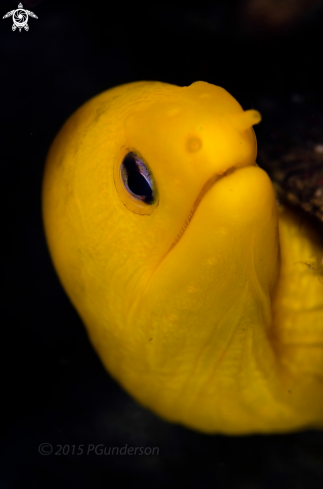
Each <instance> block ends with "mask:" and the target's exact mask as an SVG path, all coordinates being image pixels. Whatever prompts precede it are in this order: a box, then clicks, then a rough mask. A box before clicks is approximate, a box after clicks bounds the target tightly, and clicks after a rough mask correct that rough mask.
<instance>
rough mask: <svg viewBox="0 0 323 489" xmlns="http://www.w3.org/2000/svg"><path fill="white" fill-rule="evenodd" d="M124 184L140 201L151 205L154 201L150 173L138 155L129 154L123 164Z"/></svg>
mask: <svg viewBox="0 0 323 489" xmlns="http://www.w3.org/2000/svg"><path fill="white" fill-rule="evenodd" d="M121 175H122V180H123V183H124V185H125V187H126V189H127V190H128V191H130V193H131V194H132V195H133V196H134V197H136V198H137V199H138V200H141V201H143V202H145V203H146V204H151V203H152V202H153V200H154V194H153V183H152V180H151V177H150V174H149V171H148V169H147V167H146V165H145V164H144V162H143V161H142V159H141V158H139V156H138V155H136V154H135V153H132V152H130V153H127V155H126V156H125V158H124V159H123V162H122V164H121Z"/></svg>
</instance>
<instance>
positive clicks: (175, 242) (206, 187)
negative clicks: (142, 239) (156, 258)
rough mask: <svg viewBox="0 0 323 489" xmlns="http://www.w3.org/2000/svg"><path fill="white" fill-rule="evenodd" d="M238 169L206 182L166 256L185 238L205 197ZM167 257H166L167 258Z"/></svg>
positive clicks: (233, 168)
mask: <svg viewBox="0 0 323 489" xmlns="http://www.w3.org/2000/svg"><path fill="white" fill-rule="evenodd" d="M237 169H238V168H237V167H235V166H231V167H230V168H228V169H227V170H226V171H225V172H224V173H221V174H218V173H216V174H215V175H212V177H210V178H209V179H208V180H207V181H206V182H205V184H204V185H203V187H202V188H201V190H200V192H199V194H198V196H197V197H196V199H195V202H194V204H193V206H192V208H191V210H190V212H189V213H188V216H187V217H186V219H185V221H184V223H183V226H182V227H181V229H180V230H179V232H178V234H177V236H176V238H175V240H174V241H173V243H172V244H171V245H170V248H169V249H168V251H167V253H166V255H168V253H169V252H170V251H171V250H172V249H173V248H174V246H175V245H176V244H177V243H178V242H179V240H180V239H181V237H182V236H183V234H184V233H185V231H186V229H187V228H188V225H189V223H190V222H191V220H192V218H193V216H194V214H195V211H196V209H197V208H198V206H199V203H200V202H201V200H202V199H203V197H204V195H205V194H206V193H207V192H208V191H209V190H210V189H211V188H212V187H213V185H214V184H215V183H216V182H218V181H219V180H221V179H222V178H224V177H227V176H229V175H231V174H232V173H234V172H235V171H236V170H237ZM166 255H165V256H166Z"/></svg>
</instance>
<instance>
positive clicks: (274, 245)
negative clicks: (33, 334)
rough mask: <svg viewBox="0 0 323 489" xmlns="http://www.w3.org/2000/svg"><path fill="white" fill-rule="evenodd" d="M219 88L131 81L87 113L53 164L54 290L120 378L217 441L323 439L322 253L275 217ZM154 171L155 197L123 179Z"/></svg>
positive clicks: (246, 132) (303, 228)
mask: <svg viewBox="0 0 323 489" xmlns="http://www.w3.org/2000/svg"><path fill="white" fill-rule="evenodd" d="M259 121H260V114H259V113H258V112H257V111H254V110H249V111H243V109H242V108H241V106H240V105H239V103H238V102H237V101H236V100H235V99H234V98H233V97H232V96H231V95H230V94H229V93H228V92H226V91H225V90H224V89H223V88H220V87H217V86H214V85H210V84H208V83H205V82H196V83H193V84H192V85H191V86H189V87H183V88H181V87H177V86H174V85H168V84H164V83H159V82H136V83H131V84H127V85H123V86H119V87H116V88H113V89H111V90H108V91H106V92H104V93H102V94H101V95H99V96H97V97H95V98H93V99H92V100H90V101H89V102H87V103H86V104H85V105H83V106H82V107H81V108H80V109H79V110H78V111H77V112H76V113H75V114H74V115H73V116H72V117H71V118H70V119H69V120H68V121H67V122H66V123H65V125H64V126H63V128H62V130H61V131H60V133H59V134H58V136H57V137H56V139H55V141H54V143H53V145H52V147H51V149H50V152H49V155H48V159H47V163H46V169H45V175H44V184H43V216H44V224H45V232H46V237H47V241H48V246H49V249H50V253H51V256H52V259H53V262H54V265H55V268H56V270H57V273H58V275H59V277H60V280H61V282H62V284H63V287H64V288H65V290H66V292H67V294H68V296H69V297H70V299H71V301H72V303H73V304H74V306H75V308H76V309H77V311H78V312H79V314H80V316H81V318H82V320H83V321H84V324H85V325H86V327H87V330H88V333H89V336H90V339H91V342H92V344H93V346H94V348H95V349H96V351H97V352H98V354H99V356H100V358H101V360H102V362H103V364H104V365H105V367H106V368H107V370H108V371H109V372H110V373H111V375H112V376H113V377H114V378H115V379H117V380H118V381H119V382H120V384H121V385H122V386H123V387H124V388H125V389H126V390H127V391H128V392H129V393H130V394H131V395H132V396H133V397H134V398H135V399H137V400H138V401H139V402H140V403H142V404H143V405H144V406H146V407H148V408H150V409H152V410H153V411H154V412H155V413H157V414H158V415H160V416H162V417H163V418H164V419H167V420H169V421H172V422H178V423H182V424H184V425H186V426H188V427H190V428H194V429H197V430H201V431H204V432H207V433H227V434H247V433H272V432H287V431H290V430H296V429H301V428H307V427H319V428H322V427H323V280H322V279H321V270H322V257H323V243H322V239H321V237H320V236H319V235H318V234H317V233H316V232H315V231H314V230H313V229H312V228H310V226H309V224H305V223H304V222H300V219H299V218H298V217H297V215H294V214H293V213H292V212H291V211H287V210H284V209H281V208H278V206H277V204H276V199H275V193H274V189H273V186H272V183H271V181H270V179H269V177H268V176H267V174H266V173H265V172H264V171H263V170H261V169H260V168H259V167H258V166H257V164H256V152H257V148H256V138H255V134H254V131H253V129H252V126H253V125H254V124H256V123H258V122H259ZM129 152H133V153H135V154H136V155H138V157H140V158H141V159H142V161H144V162H145V163H146V167H147V168H148V170H147V171H149V174H150V177H151V180H152V189H153V197H154V198H153V200H152V202H150V203H146V202H144V201H142V200H140V199H138V198H136V197H135V196H134V195H132V194H131V192H129V189H127V188H126V186H125V185H124V181H123V179H122V173H121V171H120V168H121V166H122V161H123V159H124V157H125V155H126V154H128V153H129Z"/></svg>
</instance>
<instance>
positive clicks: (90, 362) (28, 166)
mask: <svg viewBox="0 0 323 489" xmlns="http://www.w3.org/2000/svg"><path fill="white" fill-rule="evenodd" d="M22 3H23V5H24V8H29V9H30V10H32V11H33V12H34V13H35V14H36V15H37V16H38V19H33V18H30V19H29V28H30V30H29V32H25V31H24V30H23V31H22V32H21V33H19V31H18V30H17V31H16V32H12V30H11V25H12V19H11V18H8V19H4V20H1V22H0V60H1V64H0V74H1V77H0V80H1V82H0V83H1V91H0V93H1V95H0V97H1V105H0V110H1V118H0V124H1V131H0V152H1V160H0V161H1V180H0V182H1V187H2V194H4V195H5V201H4V203H3V205H2V217H1V219H2V224H3V225H2V226H1V228H2V229H4V232H3V233H1V234H2V239H1V241H2V244H3V245H4V251H3V253H2V268H3V271H4V273H3V274H2V283H3V293H2V314H1V317H2V320H1V330H2V337H3V340H2V346H3V354H2V358H3V359H4V364H3V367H2V389H1V391H2V407H3V408H7V409H6V411H5V413H4V411H3V414H2V417H1V419H2V425H3V437H2V447H1V448H2V455H1V460H0V461H1V464H2V469H1V472H0V488H1V489H2V488H10V489H11V488H25V487H28V488H40V489H47V488H60V489H64V488H71V487H78V488H93V489H101V488H116V487H123V486H126V485H127V486H131V487H133V486H135V487H151V486H153V487H157V488H165V487H175V486H176V487H178V486H179V487H182V486H183V487H186V488H201V487H214V488H228V489H231V488H235V489H258V488H259V489H260V488H261V489H267V488H268V489H272V488H273V487H275V488H277V489H280V488H282V489H283V488H284V489H285V488H286V487H290V488H293V489H303V488H304V489H305V488H306V489H311V488H319V487H323V433H322V432H316V431H307V432H302V433H296V434H289V435H284V436H282V435H271V436H247V437H226V436H208V435H204V434H200V433H197V432H193V431H190V430H188V429H185V428H183V427H179V426H175V425H171V424H169V423H166V422H164V421H162V420H160V419H159V418H157V417H155V416H154V415H153V414H152V413H150V412H148V411H146V410H145V409H143V408H142V407H140V406H139V405H137V404H136V403H135V402H134V401H133V400H132V399H131V398H130V397H129V396H128V395H127V394H126V393H125V392H124V391H123V390H122V389H121V388H120V387H119V386H118V385H117V384H116V383H115V382H114V381H113V380H112V379H111V378H110V377H109V375H108V374H107V373H106V372H105V371H104V369H103V367H102V366H101V364H100V362H99V360H98V358H97V357H96V354H95V353H94V351H93V350H92V348H91V346H90V344H89V342H88V339H87V336H86V333H85V330H84V327H83V325H82V323H81V321H80V319H79V318H78V316H77V314H76V312H75V311H74V309H73V308H72V306H71V304H70V303H69V300H68V299H67V297H66V296H65V293H64V292H63V290H62V288H61V286H60V284H59V282H58V279H57V277H56V275H55V272H54V270H53V267H52V265H51V261H50V258H49V255H48V251H47V248H46V243H45V240H44V234H43V229H42V222H41V201H40V191H41V180H42V172H43V167H44V161H45V157H46V153H47V151H48V148H49V146H50V144H51V141H52V140H53V138H54V136H55V134H56V132H57V131H58V130H59V128H60V126H61V125H62V124H63V122H64V121H65V120H66V118H67V117H68V116H69V115H70V114H71V113H72V112H73V111H74V110H75V109H77V108H78V107H79V106H80V105H81V104H82V103H83V102H85V101H86V100H88V99H89V98H90V97H92V96H94V95H96V94H98V93H100V92H101V91H103V90H106V89H108V88H110V87H112V86H115V85H118V84H121V83H126V82H130V81H135V80H160V81H164V82H168V83H174V84H178V85H189V84H191V83H192V82H194V81H197V80H204V81H208V82H210V83H214V84H216V85H220V86H223V87H224V88H226V89H227V90H228V91H229V92H230V93H232V95H234V96H235V97H236V98H237V99H238V100H239V102H240V103H241V104H242V106H243V107H244V108H245V109H248V108H257V109H260V110H261V112H262V114H263V117H264V121H263V123H262V124H261V125H260V126H259V128H257V129H256V130H257V134H258V142H259V147H266V144H268V141H271V140H275V138H276V139H277V134H276V133H275V127H278V126H279V125H280V124H281V121H282V120H283V121H285V122H284V123H285V126H284V127H285V129H284V141H285V143H286V144H287V145H289V146H293V144H298V145H300V144H303V143H304V144H305V145H306V144H308V141H303V140H302V139H301V138H300V137H298V129H297V127H296V128H295V125H294V126H293V125H292V122H293V121H295V117H297V115H299V114H301V113H304V111H305V112H306V114H307V115H308V118H307V123H306V125H309V126H311V125H312V126H313V127H318V126H315V124H316V121H317V120H318V119H319V118H320V117H321V115H322V99H323V97H322V95H323V85H322V82H323V76H322V74H321V72H322V30H323V5H322V2H320V1H309V0H307V1H301V0H295V1H278V0H246V1H243V0H239V1H238V0H237V1H231V2H229V1H215V0H214V1H213V2H195V3H196V4H195V6H192V7H190V6H189V5H188V4H187V2H184V1H183V2H177V3H174V2H170V1H168V2H167V1H166V2H159V1H158V0H157V1H154V2H151V4H150V6H149V7H143V6H140V5H138V4H137V3H136V2H132V5H131V6H129V5H127V4H123V3H122V2H114V3H113V4H112V3H111V4H107V3H106V2H105V3H103V2H101V3H100V2H88V3H84V5H82V6H81V5H80V2H77V1H70V2H64V1H54V0H52V1H51V0H44V1H43V2H37V1H29V2H27V1H25V2H22ZM17 4H18V0H17V1H16V2H12V1H1V3H0V6H1V12H0V16H1V17H2V16H3V15H4V14H5V13H6V12H7V11H9V10H12V9H15V8H17ZM302 111H303V112H302ZM320 120H321V119H320ZM322 120H323V119H322ZM286 121H287V122H286ZM288 121H290V125H289V124H288ZM303 125H304V124H303ZM286 128H287V129H286ZM299 132H300V133H301V132H302V128H301V127H299ZM315 138H316V139H315V141H312V143H313V144H314V143H315V144H323V134H322V133H321V132H320V131H317V132H316V136H315ZM310 143H311V141H310ZM45 442H46V443H50V444H51V445H52V446H53V448H54V452H56V451H57V450H59V445H62V446H65V445H70V446H71V445H73V444H74V445H76V446H78V445H84V446H85V448H84V450H85V451H86V450H87V447H88V446H89V445H90V444H94V445H97V444H103V445H105V446H106V447H113V446H116V447H120V448H121V447H123V446H125V445H126V444H127V445H128V447H129V446H134V447H135V446H143V447H159V455H158V456H145V455H143V456H138V455H137V456H129V455H125V456H121V455H119V456H112V455H111V456H104V455H102V456H99V455H95V454H93V452H92V453H91V454H90V455H84V454H83V455H80V456H77V455H75V454H74V455H73V454H72V453H71V450H72V449H70V453H69V454H67V455H63V454H61V455H55V454H54V452H53V453H52V454H51V455H48V456H44V455H40V454H39V452H38V446H39V444H41V443H45Z"/></svg>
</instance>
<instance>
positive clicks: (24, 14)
mask: <svg viewBox="0 0 323 489" xmlns="http://www.w3.org/2000/svg"><path fill="white" fill-rule="evenodd" d="M29 15H30V17H34V19H38V17H37V15H35V14H34V13H33V12H30V10H25V9H23V8H22V3H19V5H18V8H17V10H11V12H7V13H6V15H4V16H3V17H2V18H3V19H6V18H7V17H11V16H12V21H13V24H12V30H13V31H15V30H16V29H17V27H18V29H19V32H21V29H22V28H24V29H25V31H28V30H29V25H28V16H29Z"/></svg>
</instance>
